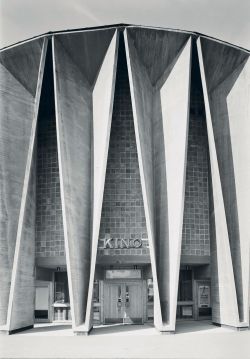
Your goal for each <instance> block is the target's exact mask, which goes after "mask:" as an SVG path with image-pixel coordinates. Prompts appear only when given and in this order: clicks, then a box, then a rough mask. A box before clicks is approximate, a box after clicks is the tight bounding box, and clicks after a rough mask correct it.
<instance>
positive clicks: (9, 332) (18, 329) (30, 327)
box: [0, 324, 34, 335]
mask: <svg viewBox="0 0 250 359" xmlns="http://www.w3.org/2000/svg"><path fill="white" fill-rule="evenodd" d="M32 328H34V325H33V324H32V325H27V326H26V327H22V328H17V329H13V330H8V329H0V334H3V335H11V334H16V333H19V332H23V331H24V330H28V329H32Z"/></svg>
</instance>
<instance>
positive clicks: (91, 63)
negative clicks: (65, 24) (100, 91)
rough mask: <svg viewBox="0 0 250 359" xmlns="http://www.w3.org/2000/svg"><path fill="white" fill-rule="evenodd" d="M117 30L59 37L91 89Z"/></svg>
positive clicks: (85, 32) (78, 33) (84, 32)
mask: <svg viewBox="0 0 250 359" xmlns="http://www.w3.org/2000/svg"><path fill="white" fill-rule="evenodd" d="M115 31H116V30H115V28H112V29H104V30H96V31H83V32H77V33H73V34H62V35H57V36H56V38H58V39H60V42H61V44H62V45H63V47H64V49H65V50H66V52H67V53H68V56H70V58H71V60H72V61H73V62H74V63H75V65H76V66H77V67H78V68H79V69H80V71H81V72H82V73H83V74H84V76H85V79H86V80H87V81H88V84H89V86H90V87H92V86H94V84H95V80H96V78H97V75H98V72H99V69H100V67H101V65H102V61H103V59H104V56H105V54H106V52H107V50H108V47H109V44H110V41H111V39H112V38H113V35H114V33H115Z"/></svg>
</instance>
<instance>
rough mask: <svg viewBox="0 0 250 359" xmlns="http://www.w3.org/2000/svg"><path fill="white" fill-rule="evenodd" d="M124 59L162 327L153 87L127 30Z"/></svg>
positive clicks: (157, 323)
mask: <svg viewBox="0 0 250 359" xmlns="http://www.w3.org/2000/svg"><path fill="white" fill-rule="evenodd" d="M124 39H125V48H126V58H127V64H128V73H129V83H130V93H131V100H132V109H133V117H134V127H135V137H136V144H137V153H138V161H139V170H140V177H141V186H142V195H143V202H144V209H145V217H146V225H147V232H148V241H149V247H150V258H151V267H152V274H153V281H154V322H155V326H156V327H157V328H158V329H160V328H161V327H162V315H161V307H160V298H159V290H158V279H157V272H156V258H155V235H154V233H155V231H154V198H153V193H154V188H153V143H152V115H153V110H152V109H153V86H152V85H151V82H150V79H149V77H148V74H147V72H146V70H145V68H144V67H143V66H141V63H140V59H139V58H138V55H137V52H136V49H135V47H134V45H133V43H132V42H131V41H130V37H129V35H128V33H127V30H125V32H124Z"/></svg>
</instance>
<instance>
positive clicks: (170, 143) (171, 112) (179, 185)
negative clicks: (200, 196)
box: [157, 38, 191, 330]
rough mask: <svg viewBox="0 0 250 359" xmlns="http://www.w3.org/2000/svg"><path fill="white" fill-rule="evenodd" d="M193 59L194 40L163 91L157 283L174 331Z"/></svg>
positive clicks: (186, 47) (170, 326)
mask: <svg viewBox="0 0 250 359" xmlns="http://www.w3.org/2000/svg"><path fill="white" fill-rule="evenodd" d="M190 57H191V38H190V39H189V40H188V42H187V44H186V45H185V48H184V49H183V50H182V52H181V54H180V56H179V57H178V59H177V61H176V63H175V65H174V67H173V69H172V71H171V73H170V75H169V76H168V78H167V80H166V82H165V83H164V84H163V86H162V88H161V89H160V97H161V107H162V121H163V135H164V144H165V161H166V183H167V198H166V200H167V208H168V220H167V224H168V253H166V250H164V249H165V245H163V246H162V241H163V240H164V241H166V238H164V239H163V238H159V242H158V243H157V244H158V245H159V260H160V263H159V270H158V281H159V291H160V299H161V303H162V313H165V316H164V319H165V321H164V324H167V325H168V326H169V328H171V330H174V329H175V320H176V307H177V292H178V281H179V269H180V256H181V239H182V224H183V208H184V197H185V179H186V158H187V138H188V123H189V92H190ZM180 83H181V84H182V86H180ZM166 255H167V257H168V262H169V263H168V266H169V271H167V270H166V272H165V271H163V268H164V267H165V266H164V262H166ZM157 263H158V261H157ZM165 264H166V263H165ZM166 273H168V274H169V275H168V280H167V282H168V285H169V288H168V290H166V289H167V288H166V289H165V290H164V288H161V286H163V287H165V286H166V285H164V282H166V278H165V277H166ZM160 277H161V278H160ZM167 292H169V293H167ZM168 313H169V314H168Z"/></svg>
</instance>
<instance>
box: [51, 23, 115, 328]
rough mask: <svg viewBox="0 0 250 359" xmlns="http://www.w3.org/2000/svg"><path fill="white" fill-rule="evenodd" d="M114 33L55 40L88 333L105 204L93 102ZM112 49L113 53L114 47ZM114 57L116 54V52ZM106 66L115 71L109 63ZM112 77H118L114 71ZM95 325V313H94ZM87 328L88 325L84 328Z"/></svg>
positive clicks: (70, 212)
mask: <svg viewBox="0 0 250 359" xmlns="http://www.w3.org/2000/svg"><path fill="white" fill-rule="evenodd" d="M114 32H115V30H114V29H112V31H111V30H100V31H96V32H95V33H94V34H93V32H91V31H90V32H83V33H78V34H66V35H63V34H62V35H58V36H55V37H54V39H53V53H54V59H53V61H54V78H55V98H56V122H57V141H58V157H59V172H60V183H61V198H62V210H63V225H64V235H65V250H66V261H67V270H68V281H69V294H70V302H71V309H72V325H73V329H74V330H76V331H77V330H79V331H81V330H83V331H85V330H86V325H85V322H86V310H87V298H88V291H89V288H91V286H90V282H89V280H90V266H91V263H93V265H94V261H93V259H94V252H92V250H93V248H94V247H95V244H94V242H93V241H91V238H92V239H93V220H94V221H95V226H96V225H97V218H98V213H97V212H98V211H99V210H98V208H99V205H100V203H99V202H98V201H99V200H98V199H97V198H96V196H97V197H98V196H100V190H101V183H102V180H104V178H99V180H100V183H99V185H100V187H99V188H96V186H97V183H96V186H95V185H94V180H95V179H94V177H93V176H94V172H95V171H98V170H99V168H98V167H99V164H100V163H99V164H98V162H97V161H98V160H101V158H99V159H97V158H96V162H94V163H93V160H94V161H95V155H96V154H97V153H95V151H97V148H96V147H95V143H94V137H93V136H94V135H96V134H97V133H93V131H94V130H96V121H97V117H98V116H99V115H100V112H98V110H97V108H96V94H94V98H93V96H92V91H93V88H95V89H96V91H97V92H98V91H100V88H99V87H100V81H103V79H102V80H101V78H102V76H104V77H105V76H106V73H105V71H104V70H103V71H102V69H101V66H102V63H103V58H104V57H105V54H106V52H107V50H108V47H109V45H110V42H111V40H112V37H113V35H114ZM93 36H94V39H93ZM113 44H114V42H113ZM111 48H112V50H113V49H114V45H113V46H111ZM112 50H110V51H111V52H112ZM109 56H111V55H110V53H109V55H108V57H109ZM106 67H107V68H108V69H109V70H110V63H109V61H108V64H106ZM100 69H101V70H100ZM112 70H113V69H112ZM99 71H101V73H100V77H98V74H99ZM109 75H112V72H111V73H109ZM96 81H97V84H96V87H95V83H96ZM106 81H107V82H106V85H105V88H103V90H104V91H108V92H107V94H106V95H107V96H108V98H109V99H110V97H109V96H111V92H110V86H111V84H112V80H110V78H109V79H107V80H106ZM110 81H111V82H110ZM108 94H109V95H108ZM108 98H106V99H105V97H104V96H103V98H102V101H103V104H102V105H103V108H102V110H103V111H104V113H103V114H105V115H106V116H107V113H108V112H109V111H110V103H109V104H108V102H107V101H108ZM93 106H95V109H94V108H93ZM106 116H105V118H104V119H103V121H104V122H103V129H104V128H106V131H107V132H106V136H108V135H109V133H108V128H107V126H108V125H109V119H107V118H106ZM99 120H100V119H99ZM105 121H106V123H105ZM104 137H105V136H104ZM106 145H107V137H106V139H105V138H104V143H103V146H104V147H105V146H106ZM104 147H103V148H102V149H103V150H104ZM93 156H94V159H93ZM93 166H94V167H93ZM104 168H105V167H104ZM104 168H102V169H100V171H103V170H104ZM96 191H97V192H98V194H97V192H96ZM93 196H94V197H93ZM99 199H100V198H99ZM93 201H94V203H93ZM97 202H98V203H97ZM96 207H97V208H96ZM95 236H96V233H95ZM91 246H92V247H91ZM93 265H92V266H93ZM92 272H93V270H92ZM92 272H91V273H92ZM90 290H91V289H90ZM89 322H90V313H89V314H88V323H89ZM81 326H83V327H82V328H80V327H81ZM87 326H88V325H87Z"/></svg>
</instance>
